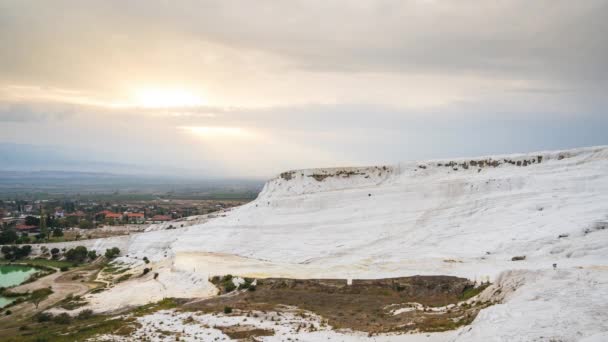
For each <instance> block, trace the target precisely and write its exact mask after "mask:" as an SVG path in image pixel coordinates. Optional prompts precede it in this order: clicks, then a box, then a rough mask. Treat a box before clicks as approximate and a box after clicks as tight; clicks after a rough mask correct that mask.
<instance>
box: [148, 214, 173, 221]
mask: <svg viewBox="0 0 608 342" xmlns="http://www.w3.org/2000/svg"><path fill="white" fill-rule="evenodd" d="M152 221H171V217H170V216H167V215H154V216H152Z"/></svg>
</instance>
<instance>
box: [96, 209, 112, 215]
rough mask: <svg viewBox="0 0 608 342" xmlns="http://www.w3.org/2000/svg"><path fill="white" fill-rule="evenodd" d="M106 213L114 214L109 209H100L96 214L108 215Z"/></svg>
mask: <svg viewBox="0 0 608 342" xmlns="http://www.w3.org/2000/svg"><path fill="white" fill-rule="evenodd" d="M108 214H114V213H113V212H111V211H109V210H103V211H100V212H98V213H97V215H108Z"/></svg>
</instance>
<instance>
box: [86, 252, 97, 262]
mask: <svg viewBox="0 0 608 342" xmlns="http://www.w3.org/2000/svg"><path fill="white" fill-rule="evenodd" d="M87 256H88V257H89V259H91V260H95V259H97V252H95V251H89V253H88V254H87Z"/></svg>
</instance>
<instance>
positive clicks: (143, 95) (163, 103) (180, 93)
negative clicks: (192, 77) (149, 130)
mask: <svg viewBox="0 0 608 342" xmlns="http://www.w3.org/2000/svg"><path fill="white" fill-rule="evenodd" d="M132 102H133V104H134V105H135V106H138V107H143V108H170V107H198V106H204V105H206V104H207V101H206V100H205V99H204V98H202V97H201V96H199V95H197V94H196V93H195V92H192V91H188V90H184V89H171V88H169V89H165V88H142V89H138V90H136V91H135V92H134V94H133V100H132Z"/></svg>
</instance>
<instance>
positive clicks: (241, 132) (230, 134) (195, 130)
mask: <svg viewBox="0 0 608 342" xmlns="http://www.w3.org/2000/svg"><path fill="white" fill-rule="evenodd" d="M179 128H180V129H183V130H185V131H187V132H189V133H192V134H194V135H195V136H197V137H200V138H215V139H219V138H230V139H253V138H255V137H256V135H255V134H254V133H253V132H251V131H248V130H245V129H243V128H240V127H213V126H182V127H179Z"/></svg>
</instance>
